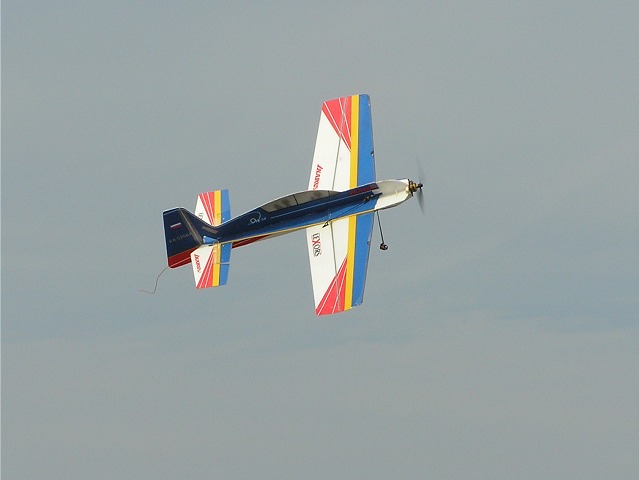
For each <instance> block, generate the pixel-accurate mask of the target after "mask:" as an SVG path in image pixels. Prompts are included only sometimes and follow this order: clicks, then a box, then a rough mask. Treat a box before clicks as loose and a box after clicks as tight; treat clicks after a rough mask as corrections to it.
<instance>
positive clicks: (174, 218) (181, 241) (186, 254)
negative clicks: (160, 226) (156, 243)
mask: <svg viewBox="0 0 639 480" xmlns="http://www.w3.org/2000/svg"><path fill="white" fill-rule="evenodd" d="M163 216H164V238H165V241H166V256H167V258H168V263H169V267H171V268H176V267H181V266H182V265H186V264H187V263H190V262H191V252H193V251H194V250H195V249H196V248H198V247H200V246H201V245H203V244H204V243H205V242H204V237H209V238H212V239H215V238H216V236H217V229H215V227H213V226H212V225H209V224H208V223H206V222H204V221H203V220H200V218H198V217H196V216H195V215H193V214H192V213H191V212H189V211H188V210H186V209H185V208H173V209H171V210H166V211H165V212H164V213H163ZM207 243H210V242H207Z"/></svg>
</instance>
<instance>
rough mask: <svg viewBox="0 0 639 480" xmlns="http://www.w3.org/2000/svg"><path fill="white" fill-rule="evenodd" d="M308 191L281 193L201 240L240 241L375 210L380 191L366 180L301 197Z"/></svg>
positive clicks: (209, 241) (212, 231)
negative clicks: (319, 195)
mask: <svg viewBox="0 0 639 480" xmlns="http://www.w3.org/2000/svg"><path fill="white" fill-rule="evenodd" d="M310 193H311V192H300V193H299V194H292V195H288V196H286V197H282V198H281V199H278V200H275V201H273V202H270V203H268V204H265V205H263V206H261V207H258V208H256V209H254V210H251V211H249V212H247V213H244V214H242V215H240V216H238V217H236V218H233V219H231V220H229V221H227V222H225V223H222V224H221V225H218V226H216V227H213V229H212V230H211V237H205V238H204V243H228V242H239V241H241V240H246V239H250V238H255V237H264V236H271V235H278V234H282V233H286V232H289V231H293V230H298V229H301V228H306V227H309V226H311V225H316V224H320V223H325V222H328V221H331V220H335V219H337V218H341V217H346V216H351V215H357V214H360V213H364V212H368V211H371V210H374V208H375V200H376V199H377V198H378V197H379V196H380V195H381V194H382V193H381V192H380V191H379V190H378V189H377V184H376V183H369V184H367V185H363V186H360V187H357V188H354V189H351V190H347V191H344V192H325V193H326V194H327V196H325V197H323V198H318V199H311V200H309V199H308V198H300V197H305V196H308V194H310ZM296 197H297V198H296ZM296 200H302V202H301V203H298V202H297V201H296Z"/></svg>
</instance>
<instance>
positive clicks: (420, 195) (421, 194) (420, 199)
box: [417, 188, 425, 214]
mask: <svg viewBox="0 0 639 480" xmlns="http://www.w3.org/2000/svg"><path fill="white" fill-rule="evenodd" d="M417 203H419V209H420V210H421V211H422V214H424V213H425V210H424V208H425V207H424V191H423V190H422V189H421V188H420V189H419V190H418V191H417Z"/></svg>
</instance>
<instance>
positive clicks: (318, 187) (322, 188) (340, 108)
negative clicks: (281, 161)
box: [163, 95, 422, 315]
mask: <svg viewBox="0 0 639 480" xmlns="http://www.w3.org/2000/svg"><path fill="white" fill-rule="evenodd" d="M421 189H422V184H421V183H416V182H413V181H411V180H408V179H403V180H383V181H379V182H378V181H376V180H375V156H374V152H373V130H372V121H371V108H370V100H369V97H368V95H353V96H351V97H342V98H336V99H334V100H329V101H327V102H324V104H323V106H322V113H321V115H320V123H319V129H318V132H317V140H316V143H315V153H314V156H313V165H312V167H311V177H310V180H309V183H308V190H305V191H302V192H299V193H292V194H290V195H286V196H284V197H281V198H278V199H277V200H273V201H272V202H268V203H266V204H264V205H262V206H261V207H257V208H255V209H253V210H251V211H249V212H247V213H244V214H242V215H240V216H238V217H235V218H231V210H230V206H229V193H228V190H217V191H214V192H206V193H200V194H199V195H198V199H197V205H196V207H195V213H194V214H193V213H191V212H189V211H188V210H186V209H184V208H174V209H171V210H167V211H165V212H164V214H163V215H164V232H165V237H166V253H167V257H168V263H169V267H172V268H175V267H180V266H182V265H186V264H188V263H191V264H192V266H193V274H194V276H195V284H196V286H197V288H208V287H217V286H219V285H225V284H226V282H227V279H228V272H229V260H230V257H231V249H232V248H235V247H241V246H243V245H248V244H251V243H253V242H256V241H258V240H264V239H266V238H271V237H274V236H277V235H283V234H285V233H289V232H293V231H295V230H300V229H306V238H307V242H308V255H309V259H310V263H311V276H312V281H313V294H314V297H315V313H316V314H317V315H326V314H331V313H337V312H342V311H344V310H348V309H350V308H352V307H355V306H357V305H360V304H361V303H362V300H363V296H364V282H365V279H366V269H367V266H368V253H369V246H370V240H371V234H372V232H373V222H374V214H375V211H377V210H381V209H385V208H390V207H394V206H396V205H399V204H400V203H402V202H404V201H406V200H407V199H408V198H410V197H412V196H413V194H414V193H415V192H418V193H419V194H421ZM385 247H386V246H385V245H384V243H383V241H382V245H381V248H382V249H385Z"/></svg>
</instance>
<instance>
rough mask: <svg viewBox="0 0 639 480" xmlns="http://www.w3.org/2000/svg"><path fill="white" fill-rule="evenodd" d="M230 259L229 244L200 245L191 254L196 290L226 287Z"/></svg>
mask: <svg viewBox="0 0 639 480" xmlns="http://www.w3.org/2000/svg"><path fill="white" fill-rule="evenodd" d="M230 259H231V244H230V243H226V244H223V245H220V244H219V243H215V244H213V245H202V246H201V247H199V248H197V249H196V250H194V251H193V252H191V264H192V265H193V276H194V278H195V286H196V287H197V288H210V287H218V286H220V285H226V281H227V280H228V275H229V260H230Z"/></svg>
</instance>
